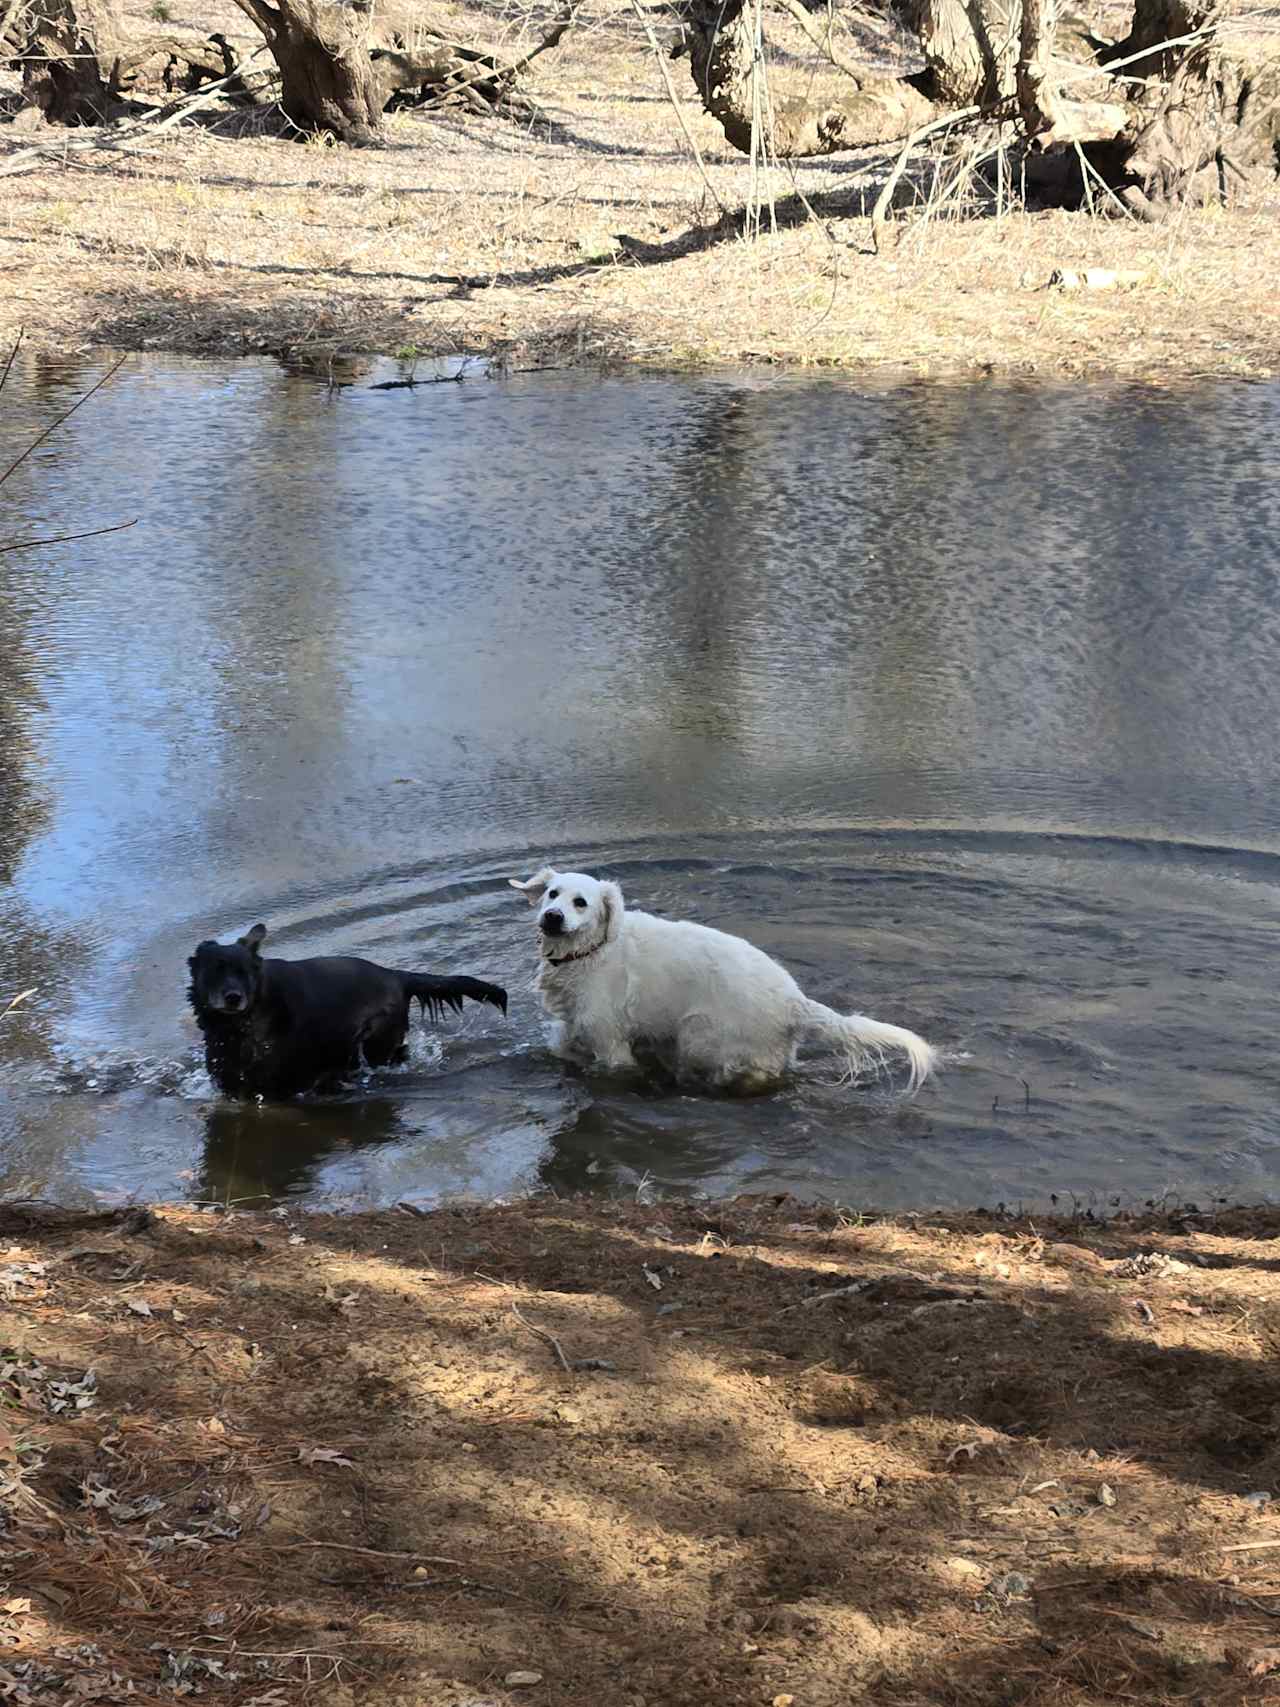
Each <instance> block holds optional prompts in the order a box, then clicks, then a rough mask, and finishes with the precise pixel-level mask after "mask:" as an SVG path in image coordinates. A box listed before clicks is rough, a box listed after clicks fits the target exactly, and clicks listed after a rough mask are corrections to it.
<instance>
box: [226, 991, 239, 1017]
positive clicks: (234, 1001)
mask: <svg viewBox="0 0 1280 1707" xmlns="http://www.w3.org/2000/svg"><path fill="white" fill-rule="evenodd" d="M243 1002H244V997H243V996H242V995H241V994H240V992H239V990H228V991H227V993H226V995H225V996H223V998H222V1005H223V1006H224V1007H226V1008H230V1009H231V1011H232V1012H233V1013H234V1011H235V1010H236V1009H237V1008H238V1007H240V1006H241V1005H242V1003H243Z"/></svg>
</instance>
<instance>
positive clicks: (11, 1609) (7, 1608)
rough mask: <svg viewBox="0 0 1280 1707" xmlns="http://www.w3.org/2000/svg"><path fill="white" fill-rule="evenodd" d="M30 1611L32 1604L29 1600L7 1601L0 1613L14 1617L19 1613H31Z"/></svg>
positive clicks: (1, 1607) (0, 1608) (0, 1607)
mask: <svg viewBox="0 0 1280 1707" xmlns="http://www.w3.org/2000/svg"><path fill="white" fill-rule="evenodd" d="M30 1610H31V1602H30V1601H29V1600H6V1601H5V1602H4V1604H3V1606H0V1611H3V1612H8V1613H10V1614H11V1615H12V1616H14V1617H16V1616H17V1614H18V1613H19V1612H30Z"/></svg>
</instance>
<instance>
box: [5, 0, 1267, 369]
mask: <svg viewBox="0 0 1280 1707" xmlns="http://www.w3.org/2000/svg"><path fill="white" fill-rule="evenodd" d="M214 14H216V17H215V15H214ZM432 16H433V17H434V18H437V19H438V20H439V21H440V22H441V23H442V25H443V27H445V28H449V29H453V30H456V31H457V33H458V34H459V35H460V36H463V37H465V38H469V39H475V40H481V39H483V40H484V41H486V42H488V43H490V44H491V45H497V46H504V33H505V32H506V25H505V24H504V22H503V15H502V14H499V13H497V12H494V11H490V10H484V9H468V8H464V7H461V6H446V7H444V8H443V9H442V10H437V11H436V12H434V13H433V14H432ZM238 17H239V14H234V13H232V12H231V10H230V8H228V7H227V6H226V5H225V4H224V3H223V0H218V3H217V4H215V7H214V13H211V14H210V15H209V19H208V21H207V22H206V21H205V20H204V19H203V18H202V19H201V21H200V25H199V27H200V28H201V29H204V28H207V27H209V25H210V24H213V23H216V24H217V25H218V26H219V27H222V28H224V29H225V30H226V32H227V33H228V34H229V35H231V36H235V35H236V33H237V29H238V25H237V21H236V20H237V19H238ZM131 21H132V27H133V28H134V29H135V31H137V32H139V33H140V32H142V31H144V30H147V29H151V30H154V28H155V24H154V22H153V21H152V20H151V19H150V18H149V17H148V16H147V15H146V13H145V11H143V10H142V9H141V8H139V9H138V10H136V11H135V12H134V14H133V15H132V20H131ZM508 21H509V20H508ZM523 22H524V25H525V26H526V27H532V26H534V25H536V23H537V22H538V20H537V19H533V20H530V19H525V20H524V21H523ZM1265 22H1266V20H1265V19H1264V20H1262V21H1261V22H1259V21H1258V20H1253V24H1254V25H1255V26H1256V27H1258V28H1261V27H1262V24H1264V23H1265ZM175 27H178V28H194V27H195V22H194V20H191V19H186V18H179V19H177V20H176V23H175ZM790 27H791V26H789V25H787V26H779V28H778V30H777V31H776V32H775V33H776V34H777V37H778V41H779V47H780V55H779V63H778V69H777V77H778V78H779V79H780V87H782V88H783V90H784V92H785V87H786V86H787V80H788V79H790V80H791V81H792V82H793V83H794V84H795V85H796V86H797V87H799V86H801V85H803V86H804V87H806V88H807V87H809V86H810V85H811V84H812V83H813V81H814V79H815V78H818V79H819V80H820V79H821V77H822V76H824V75H827V76H834V73H831V72H830V70H829V68H828V69H827V71H826V72H822V71H821V70H820V69H816V68H815V66H814V64H813V56H812V52H811V50H810V49H809V48H808V47H807V45H806V44H803V43H802V42H801V41H800V40H799V38H798V37H797V41H796V42H795V43H792V44H790V48H788V42H787V37H786V30H787V29H788V28H790ZM1260 39H1266V38H1265V36H1264V37H1261V38H1260ZM505 45H506V46H514V45H515V37H514V36H513V37H512V38H511V41H510V42H507V43H505ZM882 48H883V55H886V56H891V55H892V52H893V51H894V47H893V43H892V41H889V40H886V42H885V43H883V44H882ZM792 50H794V51H792ZM674 69H675V71H676V72H677V73H678V76H677V83H676V86H677V89H678V91H679V93H680V96H681V99H682V100H683V101H684V102H685V103H686V107H685V114H686V118H687V121H688V123H689V125H690V127H691V129H692V132H693V134H694V136H695V137H696V140H697V141H698V144H699V147H700V149H701V151H702V154H703V157H704V160H705V162H706V172H707V181H706V182H704V180H703V178H702V176H701V175H700V173H699V171H698V170H697V168H696V167H695V165H694V163H693V161H692V160H691V159H690V158H689V157H688V152H687V148H686V145H685V143H684V141H683V138H682V137H681V135H680V132H679V129H678V127H677V126H676V123H675V120H674V115H673V114H672V112H671V110H670V105H669V101H668V98H667V95H666V92H665V90H664V87H663V84H662V81H661V78H660V76H659V74H658V71H657V69H656V67H655V65H654V62H653V58H652V55H651V54H650V52H649V50H648V48H647V46H646V45H645V43H644V41H643V38H642V37H641V36H640V34H639V32H638V26H637V25H636V24H635V21H634V19H633V18H631V17H630V15H629V13H626V12H623V13H619V12H613V13H607V12H599V13H596V14H594V15H592V17H591V19H590V20H589V23H588V27H587V28H585V29H584V30H583V31H582V32H581V33H574V34H571V35H570V36H569V37H568V38H567V40H566V42H565V44H564V46H563V47H562V48H561V49H560V50H558V51H557V53H556V54H553V55H548V56H547V57H546V58H545V59H543V60H541V61H539V62H538V75H537V77H536V78H535V79H534V82H533V85H532V88H533V92H534V93H535V95H536V96H537V98H538V99H539V101H540V102H541V103H542V104H543V106H544V108H545V110H546V113H547V115H548V118H549V120H550V123H549V124H535V125H530V126H526V127H522V126H519V125H516V124H513V123H511V122H507V121H500V120H493V121H485V120H481V119H477V118H475V117H472V116H466V117H463V116H460V115H458V114H456V113H448V112H445V113H436V114H417V115H408V116H405V115H401V116H399V117H396V118H394V119H392V121H391V123H390V131H389V139H388V146H387V147H386V148H384V149H378V150H370V151H353V150H347V149H342V148H338V147H332V146H325V145H322V144H318V143H306V144H299V143H298V142H296V141H289V140H287V139H286V138H284V137H283V136H280V135H272V134H269V133H264V132H263V124H262V120H261V119H260V118H254V117H252V116H250V117H249V118H248V119H246V117H245V116H244V115H242V114H239V115H238V114H235V113H229V112H223V113H221V114H218V113H215V114H213V115H212V116H206V118H205V119H204V121H203V122H201V123H196V122H192V123H191V124H189V125H187V126H186V127H185V128H183V129H181V130H178V131H175V132H173V133H170V134H169V135H168V136H167V137H166V138H165V139H164V140H163V141H162V142H160V143H159V144H158V145H156V146H154V147H153V148H151V149H149V150H148V151H146V152H141V153H137V154H102V153H94V152H90V153H85V154H79V155H74V156H68V157H67V161H66V163H65V164H59V165H57V166H50V168H49V169H47V170H41V171H39V172H35V173H31V174H28V175H24V176H22V177H21V178H18V179H15V180H14V183H15V185H17V186H18V193H17V194H11V195H10V196H8V197H7V198H6V200H5V204H4V207H3V210H2V211H0V336H7V335H9V334H11V333H12V332H13V330H14V329H15V328H16V327H17V326H19V325H24V324H25V326H26V327H27V333H28V338H29V339H30V341H31V342H32V343H33V344H36V345H39V344H45V345H49V346H60V347H64V348H65V347H67V346H80V345H84V344H106V345H115V346H119V347H122V348H127V349H158V350H174V351H183V352H189V353H199V354H211V355H213V354H216V355H224V356H225V355H239V354H245V353H255V352H273V353H280V354H284V355H288V356H293V357H297V356H299V355H303V356H308V357H310V358H312V359H326V358H327V357H328V356H330V355H333V354H335V353H342V352H352V353H360V352H365V353H387V352H394V351H395V350H396V349H397V348H400V347H402V346H412V347H413V348H414V349H415V350H417V351H418V352H420V353H421V354H423V355H453V354H458V353H463V352H465V353H471V354H482V355H492V354H495V353H497V354H505V355H507V356H508V357H509V358H510V357H513V356H514V357H515V358H516V360H517V361H518V363H521V364H526V365H536V364H538V363H545V362H548V361H555V362H561V361H564V360H565V359H576V360H595V359H599V357H600V355H601V354H604V355H607V356H608V358H609V359H616V358H621V359H628V360H638V361H645V362H658V363H664V364H670V363H683V362H702V361H713V362H722V361H725V362H728V361H734V362H736V361H753V360H754V361H774V362H788V363H801V364H804V363H808V364H815V365H832V366H838V367H849V368H858V367H867V366H885V365H888V366H891V367H894V368H898V369H907V370H910V371H914V372H917V373H942V372H993V373H1032V372H1046V373H1067V374H1072V373H1080V374H1093V373H1112V374H1120V375H1126V374H1132V375H1142V374H1147V375H1167V376H1196V375H1200V374H1209V373H1234V374H1244V375H1266V374H1268V373H1270V372H1271V371H1273V370H1274V366H1275V363H1276V361H1277V354H1278V348H1280V302H1278V301H1277V298H1276V292H1275V290H1274V280H1273V270H1274V269H1273V265H1272V262H1271V259H1270V257H1271V256H1272V255H1273V254H1274V250H1275V245H1276V241H1277V237H1278V235H1280V222H1278V220H1277V204H1276V201H1275V199H1274V198H1272V199H1271V200H1267V199H1265V198H1264V199H1263V200H1262V201H1260V202H1259V204H1258V205H1257V206H1255V207H1253V208H1252V209H1249V210H1235V211H1232V212H1230V213H1224V212H1221V211H1216V212H1215V211H1207V212H1196V213H1188V214H1186V215H1185V216H1183V217H1182V218H1180V219H1178V220H1175V221H1173V222H1172V223H1171V224H1169V225H1168V226H1165V227H1160V228H1155V229H1147V228H1140V227H1138V226H1135V225H1133V224H1129V223H1125V222H1119V221H1111V220H1102V219H1098V220H1091V219H1088V218H1082V217H1080V216H1078V215H1074V216H1073V215H1064V214H1046V215H1038V216H1027V215H1024V214H1009V215H1006V216H1005V217H1003V218H1000V219H979V220H968V221H965V222H956V221H951V222H945V221H936V222H930V223H929V224H927V225H917V226H914V227H909V228H908V232H907V236H906V237H905V240H904V241H903V242H902V243H901V244H900V245H899V247H898V248H897V250H896V251H895V252H894V253H893V254H892V255H890V256H887V257H880V258H877V257H876V256H874V255H873V254H872V253H871V252H870V238H869V222H868V218H867V215H868V214H869V211H870V200H872V199H874V184H875V182H876V181H878V180H875V179H874V178H869V177H868V176H867V166H868V162H867V161H865V160H859V159H857V158H856V157H837V158H834V159H831V160H826V161H815V162H809V163H804V164H801V165H798V166H796V167H794V168H792V169H789V170H787V171H783V170H779V171H777V172H776V173H774V174H773V175H772V186H773V206H774V215H775V216H776V221H777V228H776V230H768V227H769V224H770V218H769V215H768V214H766V219H765V224H766V229H767V234H766V235H765V236H764V237H763V238H761V239H760V240H759V241H758V242H754V243H750V244H748V243H744V242H742V241H741V240H740V239H739V238H738V237H737V236H736V235H735V234H734V232H733V230H732V229H731V228H730V227H729V226H727V225H726V224H724V223H723V222H721V223H717V221H718V220H719V209H718V207H717V205H716V200H715V198H718V199H719V200H720V201H721V202H723V203H724V204H725V205H726V206H728V207H731V208H734V207H741V206H742V205H743V202H744V200H745V198H746V195H747V189H748V174H749V171H750V168H749V165H748V163H747V162H746V161H744V160H742V159H741V158H739V157H738V156H736V155H734V154H732V153H731V152H730V151H729V150H728V148H727V146H726V144H725V143H724V140H723V138H722V137H721V135H720V133H719V131H718V129H717V127H716V126H715V125H714V124H713V123H712V121H711V120H709V119H708V118H707V117H706V116H705V115H704V114H702V113H701V112H700V110H698V109H697V107H696V104H695V102H694V99H693V93H692V88H691V87H690V88H689V89H688V91H687V92H686V90H685V88H684V80H685V79H687V72H686V71H685V70H684V69H683V67H682V66H681V65H680V64H679V63H678V62H677V64H676V66H675V67H674ZM246 131H247V132H248V134H245V132H246ZM255 131H256V132H257V133H256V134H255ZM801 195H803V198H804V201H806V202H808V203H809V204H810V205H811V206H812V207H813V208H814V209H815V210H816V212H817V214H818V216H819V222H818V223H815V222H814V221H813V220H812V219H811V218H810V217H809V216H808V213H807V212H806V210H805V207H804V202H802V201H801V199H800V198H801ZM1061 266H1067V267H1073V266H1074V267H1080V266H1095V267H1107V268H1120V269H1128V270H1134V271H1138V272H1140V273H1141V274H1142V275H1143V279H1144V282H1143V284H1142V285H1141V286H1140V287H1139V288H1137V289H1134V290H1130V291H1121V292H1112V293H1102V294H1099V293H1093V292H1086V293H1080V294H1077V295H1075V296H1072V297H1067V296H1065V295H1062V294H1060V293H1058V292H1056V291H1051V290H1049V289H1048V288H1047V286H1048V280H1049V277H1050V275H1051V273H1052V272H1053V270H1054V268H1055V267H1061Z"/></svg>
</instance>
